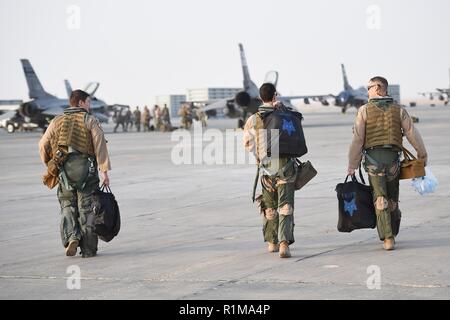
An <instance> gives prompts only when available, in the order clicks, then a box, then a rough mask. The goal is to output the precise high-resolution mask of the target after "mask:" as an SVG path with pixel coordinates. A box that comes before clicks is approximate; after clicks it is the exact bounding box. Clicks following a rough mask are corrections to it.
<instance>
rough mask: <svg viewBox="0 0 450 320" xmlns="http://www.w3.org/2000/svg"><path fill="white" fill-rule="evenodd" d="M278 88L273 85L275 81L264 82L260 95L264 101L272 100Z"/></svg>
mask: <svg viewBox="0 0 450 320" xmlns="http://www.w3.org/2000/svg"><path fill="white" fill-rule="evenodd" d="M276 92H277V89H276V88H275V86H274V85H273V83H269V82H267V83H264V84H263V85H262V86H261V88H259V96H260V97H261V99H262V101H263V102H270V101H272V100H273V97H274V96H275V93H276Z"/></svg>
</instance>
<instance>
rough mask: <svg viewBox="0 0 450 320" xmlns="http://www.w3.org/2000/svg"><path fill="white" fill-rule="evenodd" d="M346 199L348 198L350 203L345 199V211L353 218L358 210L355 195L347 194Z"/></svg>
mask: <svg viewBox="0 0 450 320" xmlns="http://www.w3.org/2000/svg"><path fill="white" fill-rule="evenodd" d="M345 198H347V199H348V200H349V201H347V200H345V199H344V211H345V212H347V213H348V215H349V216H350V217H352V216H353V214H354V213H355V211H356V210H358V208H357V207H356V200H355V193H354V192H352V193H347V194H345Z"/></svg>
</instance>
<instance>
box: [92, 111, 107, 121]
mask: <svg viewBox="0 0 450 320" xmlns="http://www.w3.org/2000/svg"><path fill="white" fill-rule="evenodd" d="M92 115H93V116H94V117H96V118H97V119H98V121H100V122H102V123H108V121H109V118H108V116H106V115H105V114H103V113H99V112H92Z"/></svg>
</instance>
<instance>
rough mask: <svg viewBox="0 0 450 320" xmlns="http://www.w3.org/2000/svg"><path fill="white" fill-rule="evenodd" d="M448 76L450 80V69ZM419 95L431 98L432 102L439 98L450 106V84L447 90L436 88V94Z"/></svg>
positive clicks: (422, 93) (424, 93)
mask: <svg viewBox="0 0 450 320" xmlns="http://www.w3.org/2000/svg"><path fill="white" fill-rule="evenodd" d="M448 75H449V78H450V69H448ZM419 94H420V95H422V96H424V97H429V99H430V100H434V98H436V97H437V98H438V99H439V100H440V101H444V104H445V105H448V102H449V98H450V84H449V87H448V88H447V89H445V88H442V89H440V88H436V92H419Z"/></svg>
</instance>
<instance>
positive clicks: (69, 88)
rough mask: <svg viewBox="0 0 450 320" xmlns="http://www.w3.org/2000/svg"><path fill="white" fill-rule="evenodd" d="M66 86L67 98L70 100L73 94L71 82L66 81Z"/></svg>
mask: <svg viewBox="0 0 450 320" xmlns="http://www.w3.org/2000/svg"><path fill="white" fill-rule="evenodd" d="M64 85H65V86H66V92H67V98H69V99H70V95H71V94H72V91H73V90H72V86H71V85H70V82H69V80H67V79H66V80H64Z"/></svg>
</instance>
